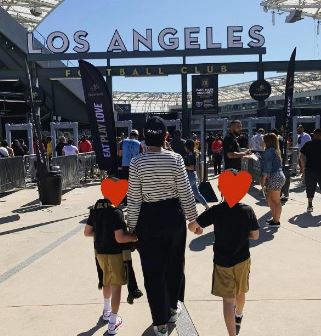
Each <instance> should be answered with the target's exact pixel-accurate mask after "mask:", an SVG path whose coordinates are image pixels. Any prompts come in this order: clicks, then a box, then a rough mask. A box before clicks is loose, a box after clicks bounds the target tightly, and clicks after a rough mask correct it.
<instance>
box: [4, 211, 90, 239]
mask: <svg viewBox="0 0 321 336" xmlns="http://www.w3.org/2000/svg"><path fill="white" fill-rule="evenodd" d="M84 215H85V214H81V215H77V216H72V217H66V218H62V219H57V220H52V221H49V222H44V223H39V224H35V225H29V226H24V227H20V228H17V229H12V230H8V231H3V232H0V236H5V235H8V234H11V233H17V232H21V231H27V230H31V229H35V228H38V227H41V226H46V225H49V224H54V223H58V222H62V221H65V220H68V219H72V218H77V217H81V216H84Z"/></svg>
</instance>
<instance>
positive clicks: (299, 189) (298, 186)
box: [289, 183, 306, 193]
mask: <svg viewBox="0 0 321 336" xmlns="http://www.w3.org/2000/svg"><path fill="white" fill-rule="evenodd" d="M305 188H306V187H305V185H302V184H298V183H296V184H294V186H293V185H292V188H290V190H289V192H294V193H301V192H303V191H305Z"/></svg>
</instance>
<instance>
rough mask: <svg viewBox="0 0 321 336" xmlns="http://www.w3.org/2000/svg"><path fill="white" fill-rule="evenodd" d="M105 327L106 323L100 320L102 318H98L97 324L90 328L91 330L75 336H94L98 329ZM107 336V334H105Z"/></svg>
mask: <svg viewBox="0 0 321 336" xmlns="http://www.w3.org/2000/svg"><path fill="white" fill-rule="evenodd" d="M106 325H107V323H106V322H105V321H104V320H103V319H102V317H100V318H99V320H98V321H97V324H96V325H95V326H94V327H92V328H91V329H89V330H87V331H84V332H82V333H80V334H78V335H77V336H92V335H94V334H95V333H96V332H97V331H98V330H99V329H101V328H103V327H105V326H106ZM106 335H108V334H106Z"/></svg>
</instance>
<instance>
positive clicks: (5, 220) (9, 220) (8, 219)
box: [0, 215, 20, 225]
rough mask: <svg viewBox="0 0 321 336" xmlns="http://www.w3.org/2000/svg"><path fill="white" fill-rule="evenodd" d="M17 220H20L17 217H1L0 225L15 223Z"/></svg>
mask: <svg viewBox="0 0 321 336" xmlns="http://www.w3.org/2000/svg"><path fill="white" fill-rule="evenodd" d="M19 219H20V216H19V215H11V216H7V217H2V218H0V225H1V224H8V223H12V222H16V221H18V220H19Z"/></svg>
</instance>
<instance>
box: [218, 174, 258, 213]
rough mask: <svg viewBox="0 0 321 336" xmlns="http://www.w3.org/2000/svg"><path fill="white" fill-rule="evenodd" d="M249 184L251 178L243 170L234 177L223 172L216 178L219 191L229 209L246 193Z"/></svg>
mask: <svg viewBox="0 0 321 336" xmlns="http://www.w3.org/2000/svg"><path fill="white" fill-rule="evenodd" d="M251 183H252V176H251V175H250V174H249V173H248V172H247V171H244V170H243V171H241V172H239V173H238V174H236V175H234V174H233V173H232V172H231V171H225V172H223V173H222V174H221V175H220V176H219V177H218V186H219V189H220V191H221V193H222V195H223V196H224V199H225V201H226V202H227V204H228V205H229V207H230V208H232V207H233V206H234V205H235V204H236V203H238V202H239V201H240V200H241V199H242V198H243V197H244V196H245V195H246V194H247V193H248V191H249V189H250V186H251Z"/></svg>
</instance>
